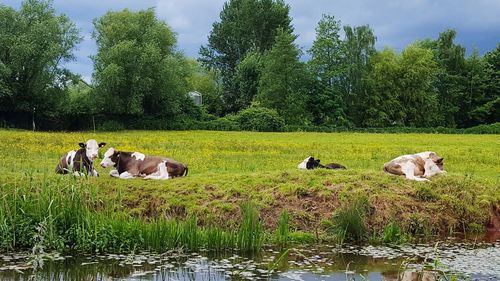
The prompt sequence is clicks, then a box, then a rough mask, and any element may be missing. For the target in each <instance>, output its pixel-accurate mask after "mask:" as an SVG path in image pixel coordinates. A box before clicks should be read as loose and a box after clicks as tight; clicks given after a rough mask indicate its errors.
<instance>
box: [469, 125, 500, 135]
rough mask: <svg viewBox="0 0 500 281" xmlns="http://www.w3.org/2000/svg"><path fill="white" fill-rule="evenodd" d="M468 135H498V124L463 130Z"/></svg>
mask: <svg viewBox="0 0 500 281" xmlns="http://www.w3.org/2000/svg"><path fill="white" fill-rule="evenodd" d="M465 132H466V133H468V134H500V122H497V123H493V124H490V125H479V126H475V127H471V128H467V129H465Z"/></svg>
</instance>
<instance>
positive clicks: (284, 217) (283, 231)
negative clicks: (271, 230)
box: [275, 209, 290, 248]
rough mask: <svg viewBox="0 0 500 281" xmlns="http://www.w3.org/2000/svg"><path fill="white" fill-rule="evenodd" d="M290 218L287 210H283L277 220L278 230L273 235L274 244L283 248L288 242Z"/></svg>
mask: <svg viewBox="0 0 500 281" xmlns="http://www.w3.org/2000/svg"><path fill="white" fill-rule="evenodd" d="M289 224H290V216H289V215H288V210H286V209H285V210H283V211H282V212H281V214H280V217H279V220H278V228H277V229H276V233H275V241H276V244H277V245H278V246H279V247H281V248H284V247H286V246H287V245H288V242H290V236H289V235H290V225H289Z"/></svg>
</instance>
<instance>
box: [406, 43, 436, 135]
mask: <svg viewBox="0 0 500 281" xmlns="http://www.w3.org/2000/svg"><path fill="white" fill-rule="evenodd" d="M437 73H438V67H437V64H436V62H435V61H434V58H433V53H432V51H431V50H428V49H424V48H420V47H419V46H417V45H410V46H408V47H407V48H406V49H404V50H403V52H402V53H401V61H400V74H399V78H400V81H399V82H400V83H401V88H400V90H399V91H400V101H401V106H402V109H403V110H402V111H403V112H404V113H405V117H404V118H405V119H404V125H405V126H410V127H432V126H436V125H438V124H439V116H440V115H441V111H440V110H439V106H438V97H437V93H436V90H435V89H434V85H433V83H434V81H435V80H436V75H437Z"/></svg>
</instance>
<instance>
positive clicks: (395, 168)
mask: <svg viewBox="0 0 500 281" xmlns="http://www.w3.org/2000/svg"><path fill="white" fill-rule="evenodd" d="M443 160H444V159H443V158H442V157H439V156H438V155H437V154H436V153H435V152H432V151H426V152H420V153H417V154H411V155H402V156H399V157H397V158H395V159H393V160H391V161H389V162H387V163H385V164H384V171H385V172H386V173H389V174H393V175H400V176H405V177H406V178H407V179H409V180H416V181H427V178H429V177H431V176H433V175H437V174H444V173H446V171H445V170H444V167H443V165H444V163H443Z"/></svg>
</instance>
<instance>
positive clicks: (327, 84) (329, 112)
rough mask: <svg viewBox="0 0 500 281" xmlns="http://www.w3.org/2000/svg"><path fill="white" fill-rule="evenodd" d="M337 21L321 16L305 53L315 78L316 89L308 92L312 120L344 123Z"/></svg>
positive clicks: (343, 99) (341, 53) (343, 67)
mask: <svg viewBox="0 0 500 281" xmlns="http://www.w3.org/2000/svg"><path fill="white" fill-rule="evenodd" d="M340 25H341V23H340V21H338V20H335V17H334V16H329V15H323V17H322V18H321V20H320V21H319V23H318V26H317V27H316V39H315V40H314V42H313V45H312V47H311V49H309V51H308V53H309V54H310V55H311V59H310V60H309V63H308V66H309V68H310V70H311V72H312V73H313V75H314V76H315V77H316V80H317V83H318V84H317V86H316V89H317V91H313V92H312V93H311V94H312V96H311V102H312V103H314V104H311V106H310V107H311V109H312V110H313V116H314V118H315V119H316V123H326V124H335V125H346V124H347V116H346V111H347V109H346V103H345V96H344V93H343V92H342V88H341V86H340V81H341V79H342V77H343V76H344V75H345V64H344V61H343V54H344V50H343V48H344V44H343V42H342V40H341V39H340V34H339V32H340Z"/></svg>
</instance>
